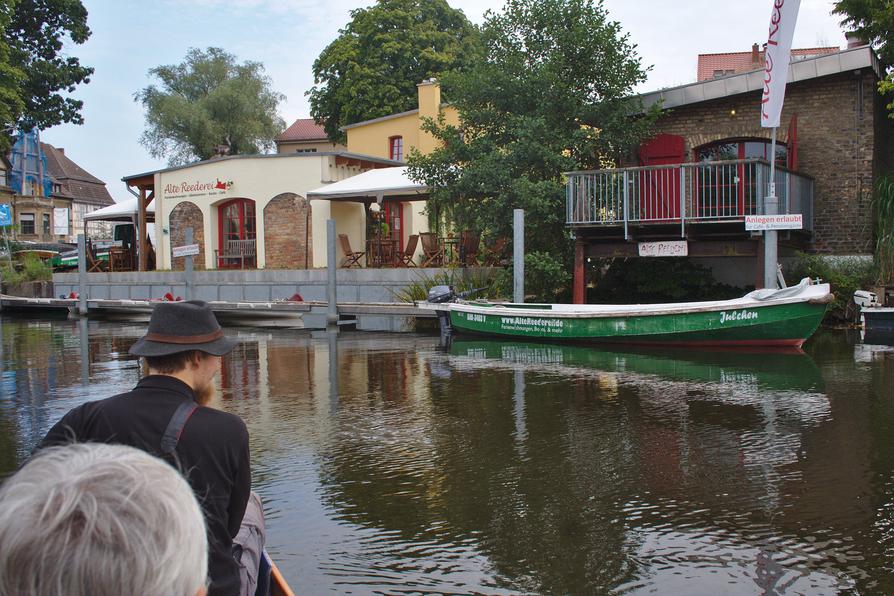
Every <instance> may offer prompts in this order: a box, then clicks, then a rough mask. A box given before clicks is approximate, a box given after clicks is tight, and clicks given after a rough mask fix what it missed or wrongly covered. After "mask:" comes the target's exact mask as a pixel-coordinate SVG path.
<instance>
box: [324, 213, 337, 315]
mask: <svg viewBox="0 0 894 596" xmlns="http://www.w3.org/2000/svg"><path fill="white" fill-rule="evenodd" d="M335 267H336V263H335V220H334V219H327V220H326V281H327V283H326V300H327V301H328V305H327V309H326V325H327V326H328V325H337V324H338V296H337V288H336V283H335V282H336V279H335Z"/></svg>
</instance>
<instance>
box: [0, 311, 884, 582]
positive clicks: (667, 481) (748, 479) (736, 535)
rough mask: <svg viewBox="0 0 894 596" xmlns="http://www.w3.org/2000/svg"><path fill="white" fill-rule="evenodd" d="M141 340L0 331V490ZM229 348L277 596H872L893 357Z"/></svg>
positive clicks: (340, 344)
mask: <svg viewBox="0 0 894 596" xmlns="http://www.w3.org/2000/svg"><path fill="white" fill-rule="evenodd" d="M143 329H144V328H143V326H142V325H126V324H120V323H100V322H96V321H90V322H87V321H61V320H60V321H50V320H40V321H36V320H30V321H28V320H22V319H12V318H3V320H2V327H0V332H2V338H0V349H2V358H0V364H2V371H0V374H2V377H0V476H3V475H6V474H8V473H10V472H11V471H12V470H14V469H15V468H16V466H18V465H20V464H21V462H22V461H24V459H25V458H26V457H27V455H28V454H29V453H30V451H31V449H32V448H33V446H34V445H35V444H36V443H37V442H38V441H39V440H40V439H41V438H42V436H43V434H44V433H45V432H46V430H47V429H48V428H49V426H50V425H51V424H53V423H54V422H55V421H56V420H58V419H59V417H61V416H62V414H64V413H65V412H66V411H68V410H69V409H70V408H71V407H73V406H74V405H76V404H78V403H81V402H82V401H84V400H86V399H92V398H97V397H102V396H106V395H112V394H114V393H116V392H120V391H124V390H127V389H129V388H130V387H132V386H133V385H134V384H135V383H136V381H137V379H138V378H139V375H140V369H139V365H138V363H137V361H135V360H133V359H131V358H130V357H129V356H128V355H127V349H128V348H129V347H130V345H131V344H132V343H133V341H135V340H136V338H137V337H139V336H140V335H141V334H142V332H143ZM228 332H229V333H232V334H234V335H236V336H237V337H238V338H239V339H240V341H241V344H240V346H239V347H238V348H237V349H236V350H235V351H234V352H233V353H232V354H231V355H230V356H229V357H227V358H225V359H224V364H223V374H222V376H221V380H220V391H219V393H220V397H219V400H218V402H217V405H218V407H221V408H223V409H225V410H227V411H230V412H233V413H236V414H238V415H240V416H241V417H242V418H243V419H244V420H245V421H246V423H247V425H248V428H249V432H250V433H251V447H252V463H253V477H254V486H255V488H256V490H257V491H258V492H259V493H260V494H261V495H262V497H263V498H264V499H265V502H266V511H267V524H268V530H269V536H268V540H269V549H270V551H271V553H272V554H273V556H274V558H275V559H276V560H277V562H278V563H279V565H280V567H281V569H282V570H283V572H284V574H285V575H286V577H287V579H289V581H290V582H291V583H292V584H293V586H294V587H295V588H297V589H298V591H299V592H300V593H304V594H319V593H344V594H374V593H388V594H419V593H432V592H436V593H450V594H452V593H457V594H459V593H462V594H467V593H483V594H525V593H531V594H534V593H543V594H557V593H572V594H594V593H619V594H647V593H661V594H680V595H683V594H685V595H689V594H721V593H722V594H881V593H894V580H892V579H891V578H892V576H894V569H892V567H894V473H892V472H894V440H892V432H894V348H891V347H884V346H871V345H864V344H862V343H860V339H859V337H858V336H854V335H853V334H846V333H844V332H833V331H826V332H822V333H820V334H819V335H818V336H817V337H815V338H814V339H813V340H812V341H811V342H810V343H809V344H808V345H807V349H806V352H807V353H806V354H791V353H738V352H722V351H714V352H692V351H683V350H676V351H674V350H631V349H625V350H622V351H610V350H608V351H604V350H596V349H589V348H568V347H561V346H554V345H537V344H524V343H517V342H515V343H500V342H490V341H481V340H478V341H457V342H456V343H455V344H454V346H453V347H452V348H451V350H450V351H448V352H444V351H441V350H439V349H438V347H437V338H435V337H430V336H408V335H370V334H347V333H343V334H342V335H341V336H340V337H339V338H338V339H337V340H335V338H334V337H329V336H327V335H326V334H325V333H323V334H319V335H311V334H309V333H304V332H296V331H275V332H268V331H261V330H250V331H246V330H229V331H228ZM336 355H337V356H336Z"/></svg>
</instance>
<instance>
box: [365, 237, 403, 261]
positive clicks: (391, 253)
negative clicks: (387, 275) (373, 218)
mask: <svg viewBox="0 0 894 596" xmlns="http://www.w3.org/2000/svg"><path fill="white" fill-rule="evenodd" d="M397 252H398V242H397V240H395V239H393V238H370V239H369V240H367V241H366V266H367V267H393V266H394V262H395V259H396V255H397Z"/></svg>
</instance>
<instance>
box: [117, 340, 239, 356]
mask: <svg viewBox="0 0 894 596" xmlns="http://www.w3.org/2000/svg"><path fill="white" fill-rule="evenodd" d="M237 343H239V342H237V341H236V340H234V339H230V338H229V337H221V338H219V339H215V340H214V341H209V342H206V343H203V344H167V343H161V342H157V341H150V340H148V339H146V338H145V337H141V338H140V339H138V340H137V341H136V342H135V343H134V345H132V346H131V347H130V350H128V351H129V352H130V353H131V354H133V355H134V356H170V355H171V354H179V353H180V352H191V351H193V350H199V351H201V352H207V353H208V354H211V355H212V356H223V355H224V354H228V353H229V352H230V351H232V349H233V348H235V347H236V344H237Z"/></svg>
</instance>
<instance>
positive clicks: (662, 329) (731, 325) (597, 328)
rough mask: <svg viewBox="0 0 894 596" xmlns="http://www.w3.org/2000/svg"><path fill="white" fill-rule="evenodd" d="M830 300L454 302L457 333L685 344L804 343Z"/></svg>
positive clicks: (452, 306) (761, 344)
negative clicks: (689, 304) (600, 304)
mask: <svg viewBox="0 0 894 596" xmlns="http://www.w3.org/2000/svg"><path fill="white" fill-rule="evenodd" d="M825 311H826V304H825V303H823V302H821V301H804V302H793V303H785V304H766V305H749V306H746V307H739V308H727V309H716V310H696V311H693V312H673V313H665V314H645V315H639V316H637V315H634V316H631V315H629V314H619V315H617V316H611V315H605V314H602V315H600V316H592V317H587V316H581V315H577V316H574V317H572V316H565V317H563V316H556V315H554V314H552V313H550V312H549V311H543V312H542V313H538V312H537V311H532V310H525V311H524V312H522V311H518V312H517V313H513V312H511V311H510V310H508V309H505V308H480V307H475V306H472V305H460V304H457V305H451V308H450V323H451V326H452V327H453V329H454V331H455V332H457V333H460V334H462V333H468V334H475V335H484V336H491V337H507V338H525V339H537V340H547V341H561V342H614V343H624V344H660V345H686V346H727V347H739V346H795V347H799V346H801V345H802V344H803V343H804V341H806V340H807V338H809V337H810V336H811V335H812V334H813V333H814V331H816V329H817V327H819V325H820V322H821V321H822V318H823V315H824V314H825Z"/></svg>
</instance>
